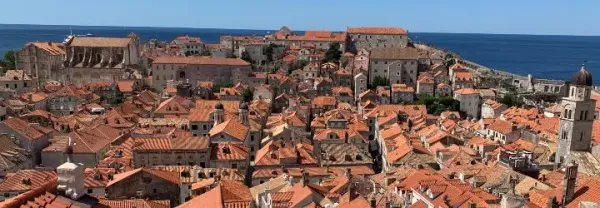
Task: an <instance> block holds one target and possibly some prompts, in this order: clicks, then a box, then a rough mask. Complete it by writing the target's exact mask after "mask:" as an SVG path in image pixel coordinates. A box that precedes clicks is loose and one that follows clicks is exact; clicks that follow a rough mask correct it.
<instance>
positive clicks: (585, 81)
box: [572, 65, 592, 86]
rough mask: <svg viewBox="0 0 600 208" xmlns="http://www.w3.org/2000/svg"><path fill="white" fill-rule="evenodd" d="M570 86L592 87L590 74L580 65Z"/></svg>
mask: <svg viewBox="0 0 600 208" xmlns="http://www.w3.org/2000/svg"><path fill="white" fill-rule="evenodd" d="M572 82H573V83H572V84H574V85H579V86H592V74H591V73H590V72H589V71H588V70H586V69H585V65H581V69H580V70H579V71H578V72H577V73H575V75H573V80H572Z"/></svg>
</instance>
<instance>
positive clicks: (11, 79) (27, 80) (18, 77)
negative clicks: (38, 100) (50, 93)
mask: <svg viewBox="0 0 600 208" xmlns="http://www.w3.org/2000/svg"><path fill="white" fill-rule="evenodd" d="M36 82H37V81H36V80H34V79H33V78H31V76H29V75H28V74H27V73H26V72H25V71H24V70H8V71H6V73H4V75H3V76H0V87H5V88H6V89H11V90H14V92H17V93H20V92H24V91H28V90H30V89H33V88H35V87H36V86H37V83H36Z"/></svg>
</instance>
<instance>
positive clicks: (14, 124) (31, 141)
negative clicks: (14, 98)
mask: <svg viewBox="0 0 600 208" xmlns="http://www.w3.org/2000/svg"><path fill="white" fill-rule="evenodd" d="M0 132H2V133H6V134H7V135H8V136H10V138H11V140H13V141H14V142H15V144H17V145H19V147H20V148H23V149H25V150H28V151H30V152H31V154H32V161H33V164H35V165H37V164H40V163H41V161H42V160H41V154H40V152H41V151H42V149H44V148H45V147H47V146H48V145H49V144H50V142H49V140H50V137H51V134H52V132H53V131H52V130H51V129H49V128H45V127H42V126H39V125H32V124H29V123H28V122H27V121H24V120H21V119H19V118H14V117H9V118H8V119H6V120H4V121H3V122H2V123H0Z"/></svg>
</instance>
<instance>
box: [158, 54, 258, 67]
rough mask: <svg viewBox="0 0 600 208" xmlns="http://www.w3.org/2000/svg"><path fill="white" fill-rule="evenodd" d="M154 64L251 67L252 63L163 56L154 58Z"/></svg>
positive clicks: (199, 57)
mask: <svg viewBox="0 0 600 208" xmlns="http://www.w3.org/2000/svg"><path fill="white" fill-rule="evenodd" d="M152 63H153V64H189V65H232V66H249V65H250V63H248V62H246V61H244V60H242V59H238V58H214V57H205V56H188V57H184V56H161V57H156V58H154V61H153V62H152Z"/></svg>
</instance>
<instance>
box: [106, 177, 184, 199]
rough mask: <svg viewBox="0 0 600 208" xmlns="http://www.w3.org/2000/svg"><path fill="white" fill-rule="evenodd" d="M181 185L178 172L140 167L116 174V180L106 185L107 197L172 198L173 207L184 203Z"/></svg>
mask: <svg viewBox="0 0 600 208" xmlns="http://www.w3.org/2000/svg"><path fill="white" fill-rule="evenodd" d="M180 185H181V180H180V179H179V174H178V173H176V172H170V171H165V170H154V169H146V168H138V169H135V170H131V171H127V172H123V173H119V174H116V175H114V180H111V181H110V182H109V183H108V184H107V185H106V198H108V199H130V198H146V199H151V200H170V202H171V207H175V206H176V205H178V204H180V203H182V202H181V201H179V198H180V197H179V196H180V191H181V190H180V188H179V186H180Z"/></svg>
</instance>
